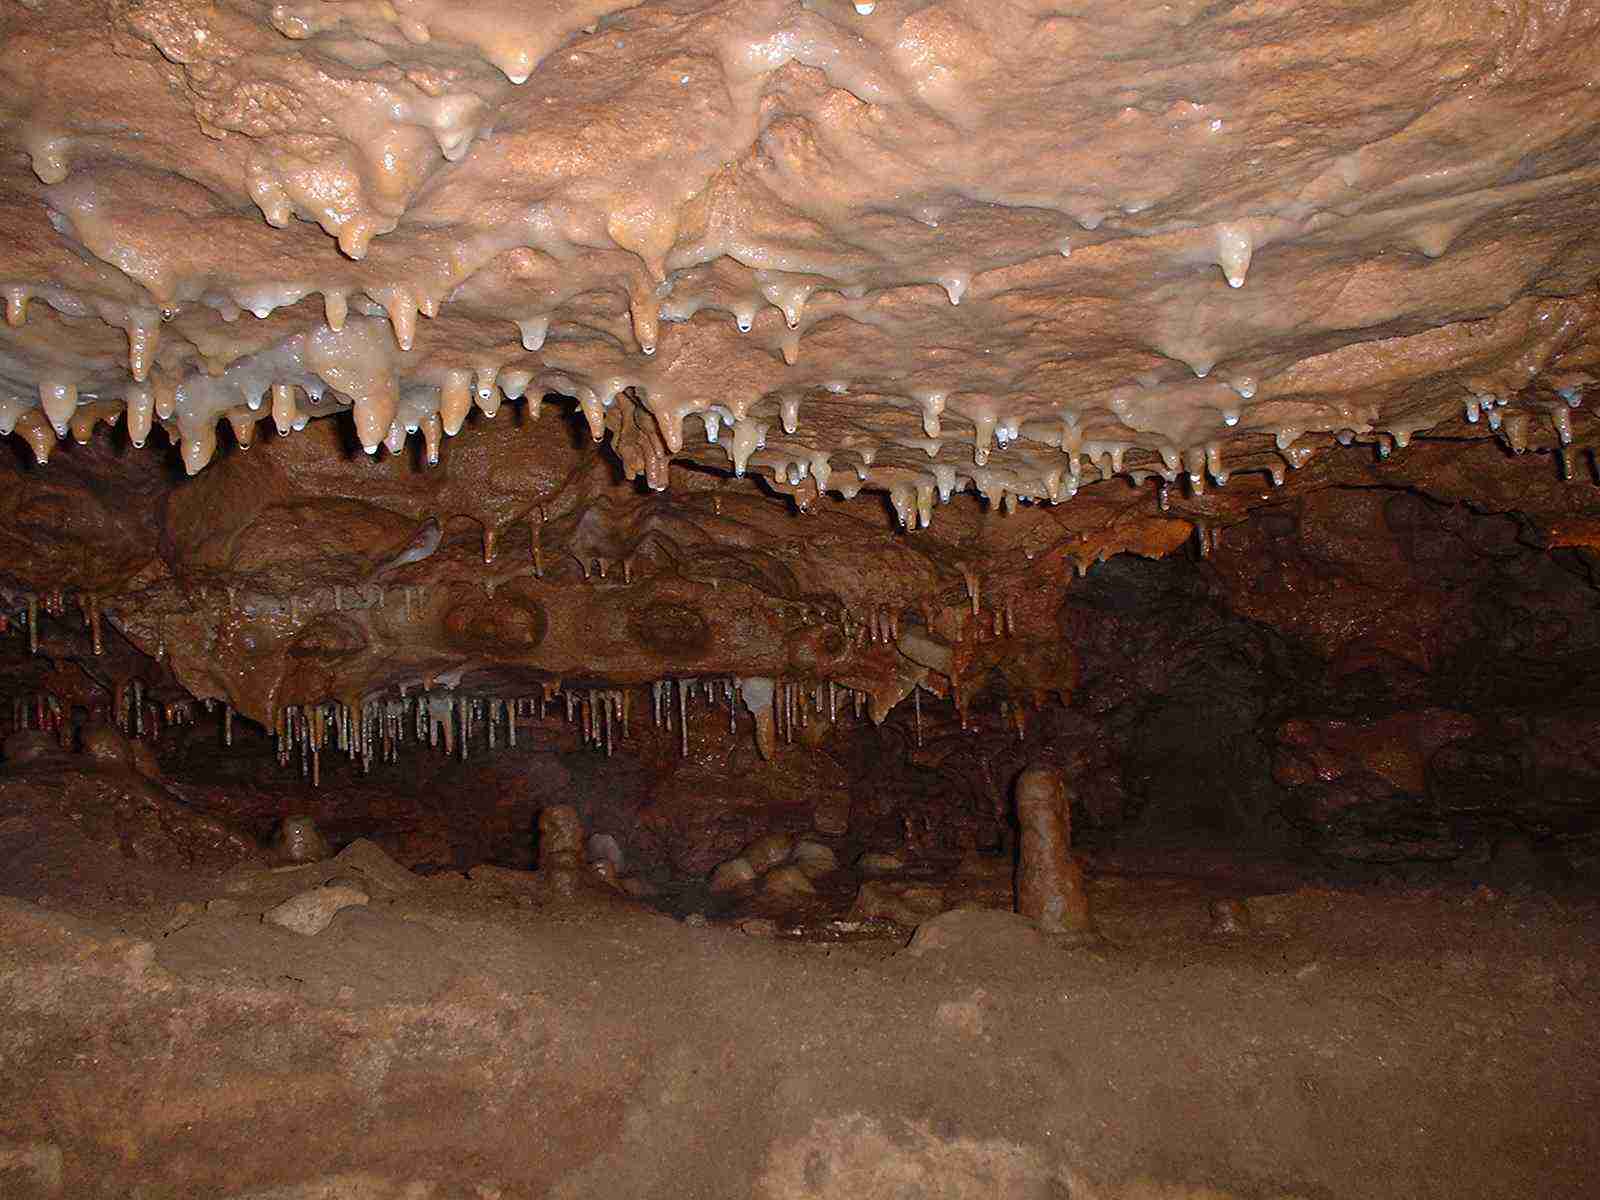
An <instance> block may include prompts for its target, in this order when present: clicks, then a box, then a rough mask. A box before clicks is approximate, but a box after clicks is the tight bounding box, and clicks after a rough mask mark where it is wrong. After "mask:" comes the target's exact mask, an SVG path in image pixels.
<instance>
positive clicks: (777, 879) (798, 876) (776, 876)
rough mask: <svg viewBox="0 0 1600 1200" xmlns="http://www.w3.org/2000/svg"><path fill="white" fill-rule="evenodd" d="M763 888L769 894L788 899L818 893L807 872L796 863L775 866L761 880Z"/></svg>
mask: <svg viewBox="0 0 1600 1200" xmlns="http://www.w3.org/2000/svg"><path fill="white" fill-rule="evenodd" d="M761 890H762V891H764V892H765V893H766V894H767V895H769V896H777V897H780V898H787V899H795V898H798V897H804V896H815V895H816V894H817V889H816V888H814V887H812V886H811V880H810V879H809V878H808V877H807V875H806V873H805V872H804V871H803V870H801V869H800V868H799V867H797V866H794V865H788V866H782V867H773V868H772V870H770V871H768V872H767V874H766V878H764V879H763V880H762V881H761Z"/></svg>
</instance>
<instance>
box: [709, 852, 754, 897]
mask: <svg viewBox="0 0 1600 1200" xmlns="http://www.w3.org/2000/svg"><path fill="white" fill-rule="evenodd" d="M755 881H756V869H755V867H753V866H751V865H750V861H749V860H748V859H745V858H730V859H729V860H728V861H727V862H725V863H723V864H722V865H721V866H719V867H718V868H717V869H716V870H715V871H713V872H711V890H712V891H713V892H731V891H735V890H737V889H739V888H742V887H749V886H750V885H751V884H753V883H755Z"/></svg>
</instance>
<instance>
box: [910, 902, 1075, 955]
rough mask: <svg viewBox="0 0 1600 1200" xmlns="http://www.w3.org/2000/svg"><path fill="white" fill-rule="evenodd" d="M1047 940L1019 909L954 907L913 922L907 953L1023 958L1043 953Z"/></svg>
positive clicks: (1047, 944) (1047, 945) (1047, 946)
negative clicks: (914, 925)
mask: <svg viewBox="0 0 1600 1200" xmlns="http://www.w3.org/2000/svg"><path fill="white" fill-rule="evenodd" d="M1049 945H1050V943H1049V940H1048V939H1046V938H1045V937H1044V935H1043V934H1041V933H1040V932H1039V930H1038V927H1037V926H1036V925H1035V924H1034V923H1033V922H1032V921H1031V920H1029V919H1028V918H1027V917H1024V916H1022V915H1021V914H1020V913H1010V912H1005V911H1004V910H1002V909H994V908H958V909H954V910H952V911H950V912H947V913H940V914H939V915H938V916H936V917H933V918H932V919H931V920H928V921H924V922H923V923H922V924H920V925H918V926H917V931H916V933H914V934H913V935H912V936H911V942H910V944H909V946H908V947H907V953H909V954H910V955H911V956H912V957H913V958H921V957H922V956H923V955H925V954H935V953H939V954H944V953H949V954H953V955H962V956H966V957H973V956H978V957H994V958H997V959H1002V960H1004V959H1008V958H1009V959H1012V960H1017V959H1023V958H1029V957H1032V956H1034V955H1038V954H1041V953H1044V952H1045V951H1046V950H1047V949H1048V948H1049Z"/></svg>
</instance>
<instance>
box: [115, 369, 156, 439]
mask: <svg viewBox="0 0 1600 1200" xmlns="http://www.w3.org/2000/svg"><path fill="white" fill-rule="evenodd" d="M123 403H124V404H125V405H126V406H127V415H126V420H127V423H128V440H129V441H130V442H132V443H133V445H134V448H135V449H138V448H140V447H142V446H143V445H144V443H145V439H147V438H148V437H149V436H150V425H151V418H152V417H153V416H154V415H155V396H154V394H153V393H152V391H151V389H150V385H149V384H148V383H135V384H133V385H131V386H130V387H129V388H128V390H127V391H126V392H125V393H123Z"/></svg>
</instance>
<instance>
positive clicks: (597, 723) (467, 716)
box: [119, 677, 921, 785]
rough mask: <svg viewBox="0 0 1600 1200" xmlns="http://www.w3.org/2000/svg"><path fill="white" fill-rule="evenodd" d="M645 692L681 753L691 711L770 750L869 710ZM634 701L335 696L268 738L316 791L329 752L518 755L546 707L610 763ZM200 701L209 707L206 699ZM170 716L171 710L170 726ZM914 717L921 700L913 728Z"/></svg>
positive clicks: (825, 701)
mask: <svg viewBox="0 0 1600 1200" xmlns="http://www.w3.org/2000/svg"><path fill="white" fill-rule="evenodd" d="M133 686H134V688H137V686H138V685H133ZM119 695H120V693H119ZM650 695H651V720H652V725H653V727H655V728H657V729H662V730H664V731H666V732H668V733H676V735H677V741H678V747H679V752H680V754H682V755H684V756H687V755H688V753H689V726H690V722H691V719H692V718H694V717H695V716H696V714H697V713H704V714H706V715H707V716H708V717H712V718H714V720H708V721H707V728H708V729H710V728H713V727H716V728H720V727H721V722H722V719H723V714H724V713H725V714H726V720H727V731H728V734H729V735H730V736H735V735H737V733H738V730H739V721H740V717H741V713H742V712H748V713H749V714H750V716H751V717H752V718H753V719H754V721H755V725H756V740H757V744H758V745H759V746H761V748H762V750H763V751H764V752H768V753H770V751H771V749H772V748H773V746H774V745H775V744H776V742H777V741H778V740H782V741H786V742H793V741H794V740H795V739H796V737H797V736H798V735H799V733H800V731H802V730H804V729H805V728H806V727H807V726H808V725H809V724H810V723H811V722H812V721H814V720H819V719H825V720H826V721H828V722H829V723H830V724H832V723H836V722H838V720H839V719H840V714H841V710H843V711H844V712H846V713H853V714H854V716H855V718H856V719H857V720H864V719H866V717H867V711H868V710H867V700H868V698H867V695H866V693H865V692H862V691H859V690H855V689H852V688H849V687H846V686H844V685H842V684H838V683H835V682H833V681H831V680H825V681H822V682H811V681H784V680H772V679H765V678H749V679H735V678H731V677H729V678H714V679H696V678H688V679H664V680H658V681H657V682H655V683H653V684H651V685H650ZM130 697H131V699H130V702H129V706H128V709H127V711H128V712H129V713H132V714H135V715H133V716H130V717H126V718H123V717H119V724H120V725H123V726H124V727H126V728H128V730H129V732H130V733H133V732H140V731H142V730H143V729H144V728H145V727H147V725H148V724H149V723H150V722H153V720H154V717H153V715H152V716H144V715H139V714H144V713H147V712H148V710H149V709H150V708H151V707H152V706H149V705H146V704H143V703H141V701H140V698H139V694H138V692H137V691H136V690H135V691H132V692H130ZM634 701H635V689H634V688H631V687H582V686H568V687H563V686H562V685H561V684H560V683H559V682H554V683H549V684H546V685H545V686H544V688H543V690H542V691H541V692H540V693H539V694H538V695H535V696H526V697H518V698H514V699H502V698H499V697H494V696H473V695H467V694H463V693H458V692H454V691H449V690H439V691H435V690H428V691H424V692H421V693H418V694H414V695H410V696H404V695H402V696H399V697H385V698H375V699H369V700H366V701H364V702H363V703H360V704H356V705H351V704H346V703H343V702H340V701H337V700H328V701H323V702H320V703H315V704H288V705H283V706H281V707H280V708H278V709H277V710H276V713H275V714H274V717H273V734H274V736H275V739H276V745H277V758H278V763H279V765H280V766H283V767H288V766H289V765H290V764H291V763H292V762H296V761H297V762H298V765H299V770H300V773H301V775H302V777H304V778H306V779H309V780H310V781H311V782H312V783H313V784H314V785H317V784H320V782H321V774H322V755H323V753H324V752H327V751H332V752H336V753H343V754H344V755H346V756H347V757H348V758H349V759H350V760H352V761H353V762H355V763H356V764H357V765H358V767H359V768H360V770H361V772H362V773H363V774H365V773H366V772H367V771H369V770H371V768H372V767H373V766H374V765H376V764H383V763H393V762H396V761H398V759H399V756H400V753H401V750H402V749H403V748H404V747H405V746H407V745H408V744H409V745H410V746H413V747H426V748H429V749H432V750H436V751H439V752H441V753H443V754H445V755H447V756H454V757H457V758H459V759H461V760H462V761H466V760H467V759H468V758H469V757H470V756H471V754H472V753H473V752H474V749H475V748H476V749H481V750H483V751H488V752H493V751H494V750H496V749H498V748H500V747H502V746H503V747H507V748H513V749H514V748H515V747H516V745H517V738H518V730H519V726H525V725H528V724H532V723H536V722H544V721H546V720H548V719H549V718H550V716H551V714H552V711H553V712H554V713H556V714H557V715H559V716H560V717H562V718H563V719H564V720H565V721H566V722H567V723H568V724H569V725H576V726H577V728H578V731H579V736H580V737H581V739H582V741H583V744H584V745H586V746H589V747H591V748H592V749H593V750H595V751H596V752H597V753H602V754H605V755H606V756H607V757H609V756H610V755H611V754H612V753H613V752H614V751H615V750H616V749H617V747H618V746H620V745H621V744H623V743H624V742H625V741H631V740H633V739H634V737H635V731H634V727H633V722H634ZM119 703H120V702H119ZM206 703H207V707H208V709H209V708H210V707H211V702H209V701H208V702H206ZM184 708H185V713H184V714H183V715H184V717H185V718H186V719H192V717H191V716H189V715H188V714H189V712H190V706H187V705H186V706H184ZM173 710H174V706H171V705H169V706H167V711H168V719H169V720H171V719H173V717H172V713H173ZM122 711H123V710H122V709H121V708H120V707H119V713H121V712H122ZM920 713H921V708H920V699H919V701H918V715H919V727H920ZM130 722H133V723H134V724H130ZM135 724H137V725H138V728H137V729H136V728H135V727H134V725H135ZM222 736H223V741H224V743H225V744H227V745H232V743H233V710H232V708H231V707H229V706H227V705H223V706H222Z"/></svg>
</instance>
